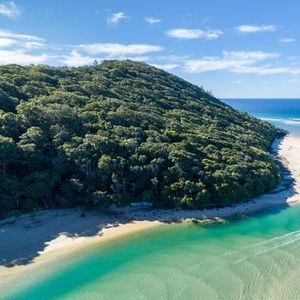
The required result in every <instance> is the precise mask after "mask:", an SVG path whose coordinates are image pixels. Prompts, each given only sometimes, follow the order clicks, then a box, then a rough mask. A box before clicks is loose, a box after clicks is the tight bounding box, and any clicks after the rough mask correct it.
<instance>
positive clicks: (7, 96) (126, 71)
mask: <svg viewBox="0 0 300 300" xmlns="http://www.w3.org/2000/svg"><path fill="white" fill-rule="evenodd" d="M275 135H276V130H275V128H274V127H273V126H272V125H270V124H268V123H266V122H263V121H261V120H258V119H255V118H253V117H251V116H249V115H247V114H244V113H240V112H238V111H236V110H234V109H232V108H231V107H230V106H228V105H226V104H224V103H222V102H220V101H219V100H217V99H216V98H214V97H213V96H212V95H210V94H208V93H206V92H205V91H204V90H203V89H202V88H199V87H197V86H195V85H192V84H190V83H188V82H186V81H184V80H182V79H180V78H178V77H176V76H174V75H171V74H168V73H166V72H164V71H162V70H159V69H156V68H154V67H151V66H148V65H146V64H142V63H136V62H132V61H104V62H103V63H102V64H101V65H98V66H90V67H80V68H66V67H49V66H27V67H21V66H17V65H7V66H2V67H0V182H1V184H0V211H1V214H2V215H4V214H6V213H8V212H11V211H28V210H32V209H35V208H40V207H43V208H53V207H72V206H77V205H87V206H96V205H97V206H109V205H111V204H115V205H121V206H122V205H127V204H129V203H130V202H136V201H150V202H152V203H153V205H154V206H156V207H183V208H204V207H211V206H223V205H226V204H228V203H232V202H234V201H241V200H247V199H249V198H250V197H253V196H256V195H259V194H261V193H264V192H266V191H269V190H271V189H272V188H274V186H275V185H276V183H277V182H278V179H279V174H278V170H277V168H276V166H275V164H274V162H273V160H272V159H271V157H270V155H269V153H268V148H269V147H270V145H271V143H272V141H273V139H274V137H275Z"/></svg>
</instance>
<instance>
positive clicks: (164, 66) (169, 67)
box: [152, 64, 179, 71]
mask: <svg viewBox="0 0 300 300" xmlns="http://www.w3.org/2000/svg"><path fill="white" fill-rule="evenodd" d="M152 66H153V67H156V68H159V69H162V70H165V71H171V70H173V69H175V68H177V67H179V65H178V64H152Z"/></svg>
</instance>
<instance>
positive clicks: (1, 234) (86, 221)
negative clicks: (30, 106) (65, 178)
mask: <svg viewBox="0 0 300 300" xmlns="http://www.w3.org/2000/svg"><path fill="white" fill-rule="evenodd" d="M272 153H273V155H274V156H275V157H276V158H277V159H278V160H279V161H280V163H281V164H282V165H283V167H282V181H281V183H280V184H279V185H278V187H277V188H276V189H275V190H274V191H273V192H272V193H269V194H265V195H262V196H260V197H257V198H255V199H253V200H251V201H250V202H247V203H240V204H236V205H233V206H230V207H224V208H220V209H217V208H216V209H208V210H194V211H191V210H133V209H132V208H125V209H115V210H111V211H107V212H98V211H93V212H87V213H86V215H85V216H84V217H82V215H81V212H80V211H79V210H76V209H66V210H52V211H40V212H37V213H35V214H27V215H23V216H21V217H19V218H9V219H5V220H2V221H0V287H1V285H2V284H4V283H5V282H7V281H8V280H10V278H11V276H15V275H16V274H19V273H22V272H23V271H26V270H29V269H30V268H33V267H38V266H39V265H40V264H43V263H44V262H45V261H48V260H51V259H55V258H56V257H57V256H64V255H69V254H70V253H71V252H74V251H80V250H81V249H82V248H87V247H90V246H91V245H95V244H97V243H99V242H104V241H107V240H109V239H115V238H118V237H120V236H124V235H127V234H132V233H134V232H137V231H140V230H145V229H147V228H152V227H155V226H162V225H163V224H168V223H170V222H189V221H196V220H197V221H199V222H208V221H211V220H215V221H218V220H222V219H224V218H227V217H231V216H243V215H246V214H248V213H250V212H253V211H257V210H260V209H263V208H265V207H268V206H272V205H282V206H288V205H296V204H297V202H299V200H300V195H299V193H300V160H299V153H300V138H299V137H295V136H291V135H288V136H285V137H284V138H283V139H278V140H276V141H275V142H274V144H273V146H272Z"/></svg>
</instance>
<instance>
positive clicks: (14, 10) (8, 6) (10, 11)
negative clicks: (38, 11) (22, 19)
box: [0, 1, 21, 18]
mask: <svg viewBox="0 0 300 300" xmlns="http://www.w3.org/2000/svg"><path fill="white" fill-rule="evenodd" d="M20 13H21V12H20V9H19V8H18V7H17V5H16V4H15V3H14V2H13V1H10V2H6V3H0V15H3V16H6V17H9V18H15V17H17V16H19V15H20Z"/></svg>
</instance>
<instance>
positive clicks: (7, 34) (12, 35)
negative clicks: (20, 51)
mask: <svg viewBox="0 0 300 300" xmlns="http://www.w3.org/2000/svg"><path fill="white" fill-rule="evenodd" d="M0 37H5V38H12V39H21V40H29V41H37V42H43V41H44V39H42V38H39V37H37V36H34V35H29V34H18V33H14V32H11V31H8V30H3V29H0Z"/></svg>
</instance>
